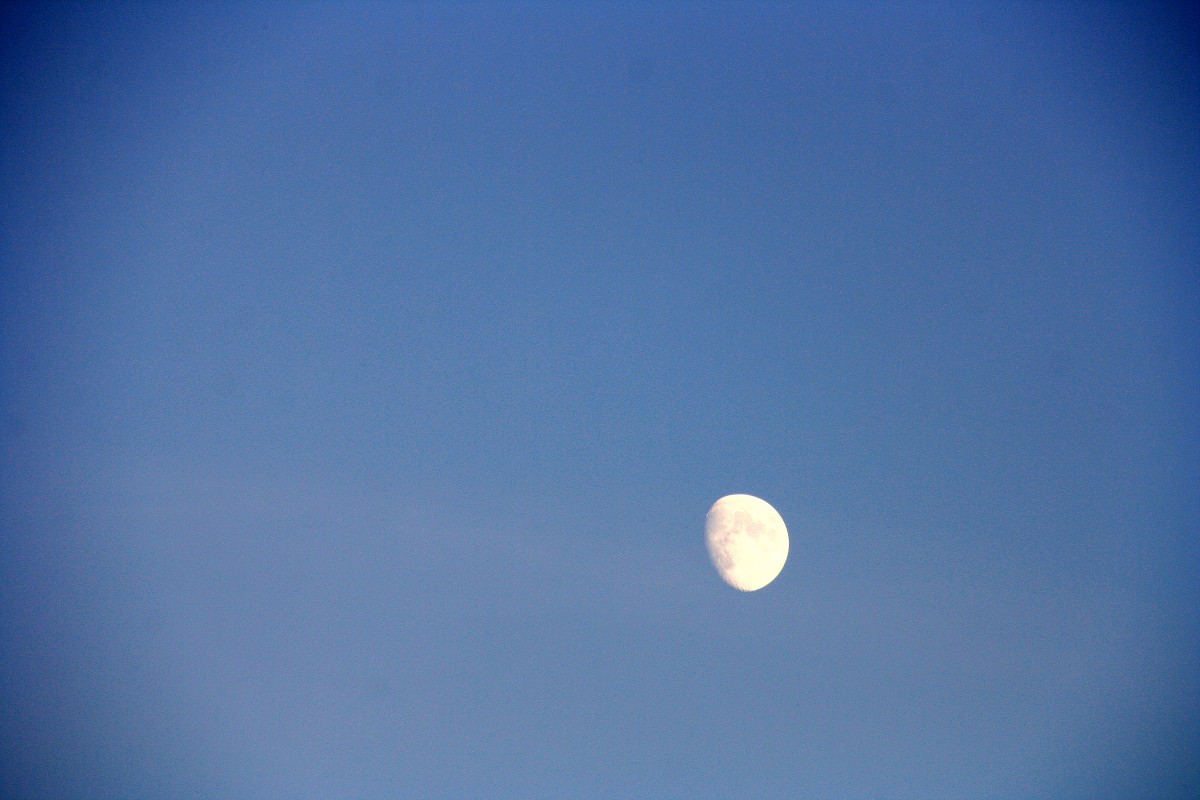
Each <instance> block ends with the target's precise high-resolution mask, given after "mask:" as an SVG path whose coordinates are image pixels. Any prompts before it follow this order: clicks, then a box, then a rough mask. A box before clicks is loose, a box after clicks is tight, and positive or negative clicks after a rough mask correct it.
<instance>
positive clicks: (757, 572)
mask: <svg viewBox="0 0 1200 800" xmlns="http://www.w3.org/2000/svg"><path fill="white" fill-rule="evenodd" d="M704 538H705V541H706V542H707V544H708V555H709V558H711V559H712V563H713V566H714V567H716V568H717V572H719V573H720V574H721V577H722V578H724V579H725V582H726V583H728V584H729V585H730V586H732V587H733V588H735V589H740V590H741V591H743V592H753V591H756V590H758V589H761V588H762V587H764V586H766V585H767V584H768V583H770V582H771V581H773V580H775V577H776V576H777V575H779V573H780V572H781V571H782V570H783V564H784V562H785V561H787V557H788V532H787V526H786V525H784V524H783V517H781V516H779V512H778V511H776V510H775V509H774V508H772V507H771V504H770V503H768V502H767V501H765V500H759V499H758V498H757V497H752V496H751V495H748V494H731V495H726V496H725V497H722V498H721V499H720V500H718V501H717V502H715V503H713V507H712V508H710V509H709V510H708V517H707V518H706V519H705V523H704Z"/></svg>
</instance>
